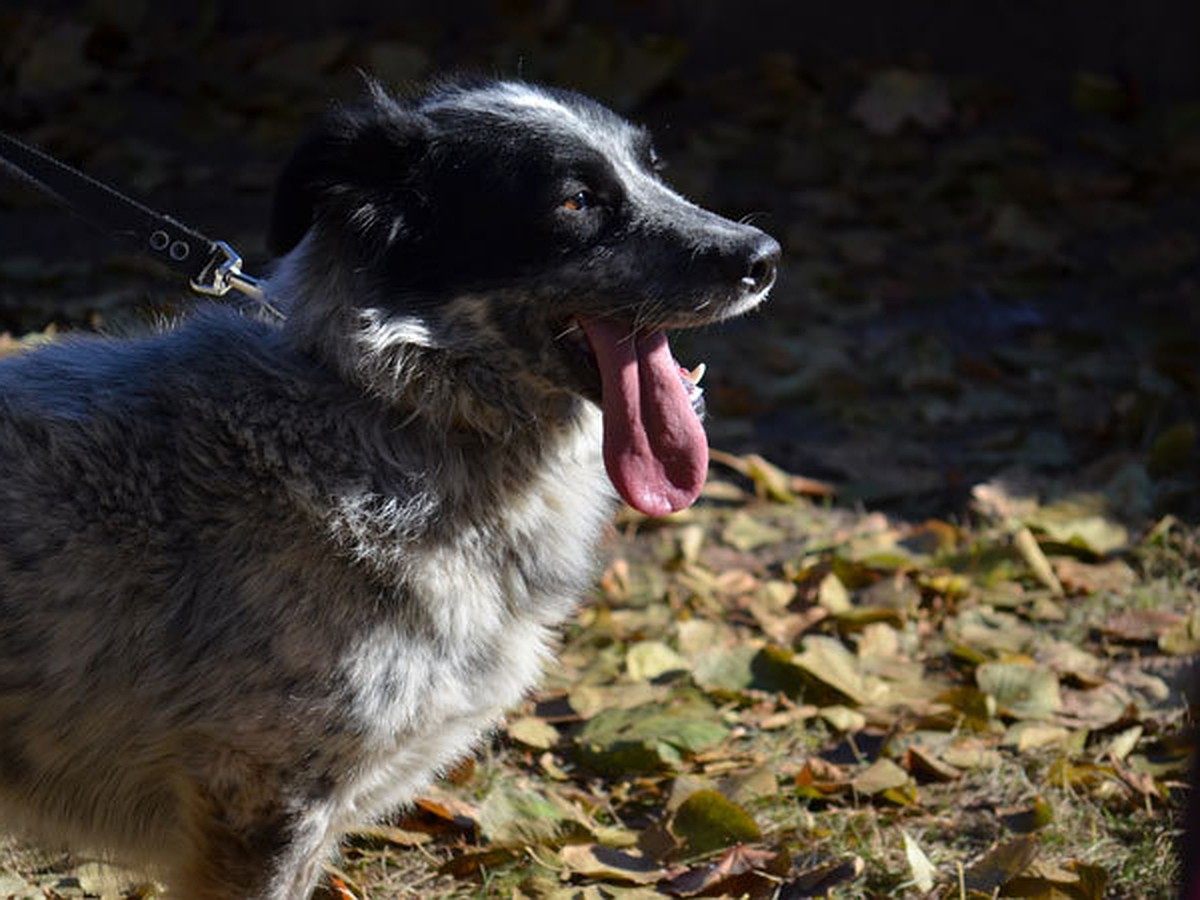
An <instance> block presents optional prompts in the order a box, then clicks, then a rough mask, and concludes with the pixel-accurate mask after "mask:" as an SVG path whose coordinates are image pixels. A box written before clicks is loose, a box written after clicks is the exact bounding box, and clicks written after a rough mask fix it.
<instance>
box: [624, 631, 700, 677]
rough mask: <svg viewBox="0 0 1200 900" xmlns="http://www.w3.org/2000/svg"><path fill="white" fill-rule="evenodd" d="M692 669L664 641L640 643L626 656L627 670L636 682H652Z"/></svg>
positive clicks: (631, 648) (632, 647)
mask: <svg viewBox="0 0 1200 900" xmlns="http://www.w3.org/2000/svg"><path fill="white" fill-rule="evenodd" d="M690 668H691V665H690V664H689V663H688V661H687V660H686V659H684V658H683V657H682V656H680V655H679V654H678V653H676V652H675V651H674V650H672V649H671V648H670V647H668V646H667V645H666V644H664V643H663V642H662V641H640V642H638V643H636V644H634V645H633V646H631V647H630V648H629V650H628V651H627V652H626V654H625V670H626V671H627V672H628V673H629V677H630V678H632V679H633V680H634V681H651V680H652V679H655V678H658V677H659V676H660V675H665V674H666V673H667V672H681V671H687V670H688V669H690Z"/></svg>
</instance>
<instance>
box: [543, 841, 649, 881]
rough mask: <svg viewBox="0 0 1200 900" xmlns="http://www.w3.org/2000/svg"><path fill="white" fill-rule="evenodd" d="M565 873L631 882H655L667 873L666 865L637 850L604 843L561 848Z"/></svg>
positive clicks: (560, 852) (561, 860)
mask: <svg viewBox="0 0 1200 900" xmlns="http://www.w3.org/2000/svg"><path fill="white" fill-rule="evenodd" d="M558 856H559V861H560V862H561V863H562V866H563V869H564V870H565V872H566V873H568V874H571V875H580V876H582V877H584V878H598V879H602V880H605V881H618V882H625V883H628V884H654V883H656V882H658V881H661V880H662V879H663V878H665V877H667V872H666V870H665V869H662V868H660V867H659V865H658V863H656V862H655V861H654V860H653V859H650V858H649V857H647V856H645V855H643V854H642V853H640V852H638V851H636V850H621V849H618V848H615V847H605V846H603V845H601V844H568V845H567V846H566V847H563V848H562V849H561V850H559V851H558Z"/></svg>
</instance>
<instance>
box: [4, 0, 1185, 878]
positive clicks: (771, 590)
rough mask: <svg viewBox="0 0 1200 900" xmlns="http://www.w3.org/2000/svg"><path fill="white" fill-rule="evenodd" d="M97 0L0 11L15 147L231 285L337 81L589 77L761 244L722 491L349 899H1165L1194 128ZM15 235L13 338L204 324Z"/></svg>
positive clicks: (648, 47) (747, 70) (70, 256)
mask: <svg viewBox="0 0 1200 900" xmlns="http://www.w3.org/2000/svg"><path fill="white" fill-rule="evenodd" d="M97 8H103V9H105V10H107V12H106V13H104V16H107V18H104V16H101V17H99V18H98V17H97V16H98V14H96V13H94V12H93V13H89V15H88V16H84V15H77V16H73V15H71V14H69V13H61V14H42V15H37V14H32V13H28V12H10V13H3V12H0V87H2V88H3V91H2V92H0V121H2V122H3V123H4V125H5V128H6V129H10V130H12V131H14V132H16V133H18V134H19V135H21V136H23V137H25V138H26V139H28V140H31V141H34V142H36V143H38V144H39V145H41V146H43V147H45V148H46V149H48V150H50V151H51V152H53V153H55V154H58V155H60V156H62V157H64V158H66V159H68V160H69V161H71V162H73V163H74V164H76V165H80V166H83V167H85V168H87V170H88V171H90V172H93V173H94V174H97V175H100V176H102V177H105V178H109V179H112V180H113V181H115V182H117V183H119V184H121V185H122V186H124V187H125V188H127V189H129V190H132V191H133V192H135V193H136V194H137V195H139V196H141V197H143V198H146V199H147V200H148V201H149V202H151V203H152V205H154V206H155V207H156V208H160V209H162V210H164V211H168V212H171V213H173V214H175V215H177V216H179V217H180V218H181V219H183V220H184V221H185V222H188V223H189V224H192V225H195V226H196V227H199V228H202V229H203V230H205V231H207V232H208V233H209V234H210V235H212V236H213V237H219V238H224V239H226V240H229V241H230V242H231V243H233V244H234V245H235V246H236V247H238V248H239V249H240V250H242V251H243V253H244V254H246V255H247V257H248V258H249V259H250V269H251V271H256V270H257V271H262V270H263V266H265V264H266V260H265V253H264V251H263V248H262V237H261V235H262V223H263V222H264V221H265V209H266V205H267V200H268V196H269V193H268V192H269V188H270V183H271V177H272V173H273V172H274V171H275V170H276V168H277V167H278V165H279V163H280V161H281V159H282V158H283V156H284V155H285V153H286V150H287V147H288V146H289V145H290V143H291V142H292V141H294V140H295V138H296V136H297V135H298V134H299V133H300V131H301V130H302V128H303V127H304V123H305V122H307V121H309V120H310V119H311V117H312V116H313V115H315V114H316V113H317V112H318V111H319V110H320V108H321V107H322V106H323V105H324V104H325V103H326V102H328V100H329V98H332V97H346V96H350V95H352V94H353V92H354V91H355V90H356V87H355V82H356V79H357V78H358V75H357V74H356V72H357V71H358V69H360V68H362V69H366V70H369V71H372V72H374V73H376V74H378V75H380V76H382V77H384V78H385V79H387V80H389V81H391V82H394V83H404V82H407V81H410V80H414V79H419V78H421V77H424V76H427V75H428V74H430V73H431V72H432V71H433V70H435V69H439V70H440V69H442V68H444V67H445V65H446V64H447V62H448V61H449V62H452V63H453V64H455V65H456V66H463V65H471V66H473V67H475V68H482V69H483V70H485V71H497V72H501V73H503V74H516V73H520V74H522V75H524V76H525V77H529V78H538V79H549V80H553V81H555V82H557V83H562V84H570V85H574V86H578V87H582V88H584V89H587V90H588V91H590V92H592V93H595V94H598V95H600V96H601V97H603V98H605V99H607V100H608V101H609V102H611V103H614V104H615V105H616V106H617V107H618V108H620V109H621V110H622V111H625V112H627V113H630V114H631V115H634V116H635V117H637V118H639V119H641V120H643V121H646V122H648V123H649V124H651V125H652V126H653V127H654V129H655V131H656V134H657V135H658V136H659V143H660V144H661V145H662V152H663V155H664V156H665V157H666V158H667V160H668V164H669V167H668V169H667V172H666V175H667V177H668V178H669V179H670V180H671V181H673V182H674V183H675V184H677V185H678V186H679V187H681V188H682V189H683V190H684V191H685V192H686V193H688V194H690V195H691V196H693V197H695V198H697V199H698V200H702V201H703V202H704V203H705V204H706V205H708V206H711V207H713V208H715V209H718V210H720V211H722V212H724V213H726V214H729V215H733V216H747V217H750V218H751V219H752V220H753V221H754V222H755V223H756V224H759V225H760V226H761V227H763V228H764V229H766V230H767V231H770V232H771V233H773V234H774V235H776V236H777V237H778V238H779V239H780V241H781V243H782V244H783V245H784V250H785V260H784V264H783V267H782V270H781V273H780V279H779V283H778V286H777V287H776V289H775V291H774V293H773V295H772V298H771V301H770V302H769V303H768V304H767V305H766V306H764V307H763V308H762V310H761V311H760V312H757V313H755V314H754V315H753V316H751V317H749V318H747V319H745V320H743V321H740V322H738V323H734V324H732V325H730V326H726V327H721V328H719V329H718V328H714V329H711V330H708V331H705V332H703V333H699V334H696V335H693V336H690V337H689V338H688V339H687V340H685V341H682V342H680V343H678V344H677V347H676V353H677V355H678V356H679V357H680V358H681V359H682V360H683V361H684V362H685V363H687V364H689V365H690V364H692V363H694V362H697V361H700V360H704V361H705V362H707V363H708V366H709V374H708V375H707V376H706V381H705V385H706V387H707V396H708V401H709V409H710V412H711V416H710V421H709V434H710V440H711V443H712V445H713V447H714V449H715V451H716V452H715V453H714V465H713V469H712V478H711V480H710V484H709V488H708V490H707V491H706V494H705V497H704V498H703V499H702V502H701V503H700V504H699V505H698V506H697V507H696V508H695V509H693V510H691V511H689V512H687V513H683V514H680V515H678V516H675V517H672V518H671V519H669V520H666V521H646V520H643V519H640V518H638V517H637V516H635V515H634V514H632V513H626V514H624V515H623V516H622V517H621V519H620V520H619V521H618V523H617V527H616V528H615V529H614V532H613V535H612V537H611V539H610V542H609V546H608V547H607V553H608V559H609V560H610V562H609V564H608V566H607V568H606V571H605V573H604V577H603V578H602V579H601V581H600V583H599V585H598V586H597V588H596V589H595V591H594V592H592V594H591V595H589V596H588V597H587V598H585V599H584V602H583V606H582V608H581V611H580V614H579V616H578V617H577V619H576V620H575V621H574V622H573V623H572V624H571V625H570V626H569V627H568V628H567V630H566V632H565V633H564V635H563V646H562V652H561V654H560V658H559V662H558V663H556V664H555V666H554V668H553V669H552V671H551V672H550V673H549V674H548V675H547V677H546V679H545V681H544V683H543V685H542V686H541V688H540V690H539V692H538V693H537V694H536V695H535V696H534V697H532V698H531V699H530V700H529V702H528V703H527V704H526V705H525V706H523V707H522V708H521V709H517V710H514V711H513V713H512V715H511V717H510V719H509V721H508V723H507V725H506V727H505V728H503V729H502V730H501V731H500V732H499V733H498V734H497V735H496V736H495V738H494V740H492V741H491V742H490V743H489V745H488V746H487V747H486V748H484V750H483V751H481V753H480V754H479V755H478V757H477V758H475V759H473V760H471V761H469V762H466V763H464V764H463V765H462V766H461V767H460V768H459V769H457V770H456V771H455V772H454V773H451V774H450V776H449V777H448V778H447V779H446V780H445V781H444V782H443V783H441V784H439V785H438V786H437V787H436V788H435V789H433V790H431V791H430V792H429V793H428V794H427V795H426V796H425V797H424V798H423V799H422V801H421V802H420V803H419V804H418V807H417V808H416V809H415V810H413V811H410V812H409V813H407V814H404V815H402V816H400V817H399V818H397V819H396V820H395V821H394V822H391V823H388V824H386V825H384V826H375V827H369V828H368V827H365V826H364V829H363V831H362V832H361V833H358V834H356V835H354V836H353V837H352V838H351V840H350V842H349V844H348V846H347V852H346V856H345V859H344V861H343V862H342V863H341V864H340V869H339V870H338V871H336V872H334V871H332V870H331V878H330V881H329V883H330V885H331V887H330V888H329V890H328V893H329V894H331V895H334V896H338V895H339V892H341V896H345V897H351V896H353V897H371V898H381V897H422V898H428V897H510V896H511V897H536V898H559V897H561V898H567V897H571V898H574V897H581V898H600V897H624V898H644V897H652V896H662V895H670V896H722V895H726V896H743V895H749V896H752V897H770V896H779V897H786V898H795V897H805V896H821V895H824V894H826V893H828V894H830V895H831V896H836V897H859V896H874V897H891V896H900V895H911V896H923V895H928V894H932V895H934V896H945V897H960V896H972V895H977V896H993V895H994V894H995V892H996V891H1001V892H1002V894H1003V895H1004V896H1023V897H1060V896H1061V897H1072V898H1092V897H1164V896H1169V895H1170V893H1171V892H1172V885H1173V883H1174V880H1175V879H1176V878H1177V877H1178V864H1177V862H1176V861H1175V851H1174V840H1175V834H1176V830H1177V828H1178V824H1177V823H1178V821H1179V812H1180V809H1181V807H1182V804H1183V802H1184V800H1185V797H1186V788H1185V781H1186V769H1187V759H1188V754H1189V751H1190V749H1191V742H1190V739H1189V738H1188V736H1187V728H1188V724H1189V717H1188V710H1187V704H1186V701H1185V699H1184V697H1183V694H1182V691H1183V688H1184V686H1185V684H1186V680H1187V678H1186V674H1187V663H1188V660H1189V659H1190V657H1191V656H1192V654H1193V653H1194V651H1195V650H1196V649H1197V646H1198V644H1200V606H1198V603H1197V600H1198V598H1200V575H1198V570H1200V531H1198V530H1197V527H1196V526H1197V514H1198V513H1200V490H1198V489H1197V488H1198V485H1197V462H1198V459H1197V448H1196V430H1197V423H1198V422H1200V409H1198V402H1197V388H1200V337H1198V335H1200V327H1198V326H1200V305H1198V303H1197V300H1198V299H1200V238H1198V237H1197V233H1196V229H1195V224H1194V223H1195V222H1197V221H1200V216H1198V215H1197V213H1198V212H1200V106H1197V105H1194V104H1193V105H1189V104H1185V103H1179V102H1170V101H1166V100H1148V99H1146V98H1143V97H1142V96H1141V95H1140V93H1139V91H1138V86H1137V85H1136V84H1134V83H1130V82H1129V81H1128V80H1123V79H1122V78H1119V77H1114V76H1112V75H1110V74H1109V73H1106V72H1103V71H1088V70H1086V69H1082V68H1081V69H1079V70H1078V71H1075V72H1074V74H1073V75H1072V77H1071V78H1070V79H1068V80H1067V81H1066V82H1064V83H1061V84H1059V83H1055V84H1048V85H1047V94H1048V95H1049V96H1048V97H1046V98H1042V99H1043V100H1044V101H1045V103H1044V104H1042V105H1039V104H1034V103H1031V102H1030V101H1029V99H1028V98H1027V97H1026V96H1025V95H1021V94H1015V93H1014V92H1013V91H1011V90H1010V89H1009V88H1007V87H1006V85H1005V84H1004V83H1003V82H992V81H985V80H981V79H974V78H969V77H964V76H961V75H950V74H948V73H944V72H939V71H938V70H937V69H936V67H933V66H931V65H929V64H928V63H925V62H923V61H922V60H920V59H913V60H907V59H906V60H895V59H890V60H875V61H869V62H864V63H853V62H842V63H837V64H832V63H822V64H820V65H815V64H810V63H808V62H807V61H806V60H805V59H803V58H800V57H799V56H798V55H795V54H791V53H788V52H771V53H762V54H752V55H747V56H743V57H738V58H736V59H727V60H723V61H722V63H721V64H720V65H716V64H712V63H711V61H710V64H708V65H706V66H703V67H696V66H692V65H691V64H690V62H691V61H690V59H689V49H690V48H689V46H688V44H687V42H686V41H684V40H683V39H680V38H670V37H662V36H644V35H638V34H632V33H624V32H620V31H617V30H613V29H607V28H601V27H595V26H586V25H576V24H572V22H571V20H569V19H565V20H554V19H553V17H550V18H537V17H533V16H530V17H529V18H528V19H521V18H520V17H517V18H514V19H511V20H507V21H506V23H505V24H504V25H501V26H494V28H495V31H494V33H493V35H492V37H493V40H491V41H487V42H484V41H478V40H476V41H474V42H470V41H464V40H463V39H462V38H461V35H459V34H457V33H455V32H453V31H452V30H447V29H443V30H440V31H439V30H438V29H437V28H436V27H435V26H433V25H430V24H429V23H412V22H410V23H407V24H406V25H404V26H403V27H402V26H400V25H395V26H391V27H389V28H378V29H374V30H371V31H366V30H362V29H359V30H353V29H345V30H337V29H329V30H326V31H323V32H322V33H321V34H320V36H318V37H313V38H298V37H296V36H295V35H294V34H290V35H285V34H282V33H276V32H274V31H272V30H270V29H248V28H247V29H242V30H239V31H236V32H229V33H224V32H221V31H220V30H219V28H218V26H217V24H215V20H214V22H210V23H209V24H208V26H206V27H207V30H205V27H190V28H189V29H187V30H186V31H184V30H182V29H181V28H180V27H179V26H178V25H172V24H171V23H169V22H165V21H157V20H154V19H151V18H148V17H147V16H146V14H145V11H144V10H142V12H140V13H139V12H138V5H137V4H121V3H109V4H100V5H98V7H97ZM201 24H202V25H203V23H201ZM193 26H195V23H193ZM181 47H186V48H187V49H188V52H189V53H190V54H191V55H192V57H191V58H193V59H194V60H195V61H196V64H194V65H187V66H184V65H180V63H179V53H180V48H181ZM0 234H2V235H3V241H2V246H3V248H4V249H3V253H2V254H0V327H3V328H4V329H6V331H7V336H6V337H5V338H3V344H2V349H3V350H4V351H5V352H19V351H20V350H21V349H22V348H23V347H24V346H26V345H27V344H29V343H31V342H36V341H40V340H45V339H47V338H50V339H52V338H53V336H54V334H55V333H56V332H58V331H61V330H64V329H70V328H80V327H100V328H105V329H109V330H118V331H119V330H122V329H126V328H130V327H138V326H139V325H140V324H141V323H143V322H144V321H145V320H147V319H149V318H152V317H154V316H157V315H160V314H161V312H162V311H163V310H164V309H171V308H177V307H179V306H181V305H185V304H187V303H190V302H193V301H192V300H191V299H188V298H186V297H183V296H182V294H181V288H180V286H179V285H178V284H177V283H175V282H174V281H173V280H172V279H171V278H170V277H168V276H166V275H165V274H164V273H162V272H160V271H158V270H156V269H154V268H153V267H152V266H151V265H150V264H147V263H144V262H143V261H141V260H139V259H138V258H136V257H134V256H131V255H129V254H128V253H127V252H126V251H125V250H124V249H123V248H121V247H119V246H118V245H114V244H112V243H110V242H109V241H108V240H107V238H105V237H104V236H102V235H99V234H95V233H92V232H90V231H88V230H87V228H86V226H84V225H83V224H82V223H79V222H77V221H74V220H72V219H71V218H69V217H68V216H66V215H64V214H63V213H61V212H60V211H58V210H57V209H55V208H54V207H52V206H49V205H47V204H45V203H43V202H42V201H41V200H39V199H38V198H37V197H36V196H35V195H34V194H32V193H31V192H30V191H29V190H28V188H26V187H24V186H23V185H21V184H19V183H18V182H16V181H11V180H10V181H4V182H0ZM3 867H4V873H5V874H2V875H0V896H2V895H4V893H5V892H8V893H9V894H11V895H13V896H19V897H21V896H44V895H49V896H82V895H85V894H103V893H106V892H107V894H109V895H114V896H117V895H120V894H121V892H123V891H124V892H128V891H132V890H134V889H133V888H131V887H130V886H129V884H128V878H127V876H125V875H123V874H122V873H120V872H117V871H114V870H111V869H108V868H107V867H105V866H102V865H100V864H98V863H94V862H90V861H87V860H79V859H75V858H70V857H53V856H51V857H47V856H46V855H45V854H44V853H39V852H37V851H32V850H29V849H27V848H18V847H13V848H12V849H11V850H10V851H8V852H7V855H6V856H5V857H4V863H3ZM145 890H149V888H147V889H145Z"/></svg>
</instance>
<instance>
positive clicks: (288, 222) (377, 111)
mask: <svg viewBox="0 0 1200 900" xmlns="http://www.w3.org/2000/svg"><path fill="white" fill-rule="evenodd" d="M428 137H429V124H428V120H426V119H425V117H424V116H422V115H421V114H420V113H419V112H417V111H415V110H413V109H411V108H409V107H406V106H404V105H402V104H401V103H399V102H397V101H396V100H394V99H392V98H391V97H390V96H388V95H387V94H386V93H385V92H384V90H383V89H382V88H381V87H379V86H378V85H375V84H371V85H370V86H369V97H368V99H367V101H366V102H365V103H363V104H362V105H359V106H354V107H345V108H340V109H336V110H334V111H332V112H331V113H329V114H328V115H327V116H326V117H325V119H324V120H323V121H322V122H321V124H320V125H319V126H318V127H317V128H316V129H315V130H313V131H312V132H310V133H309V135H308V136H307V137H305V138H304V139H303V140H302V141H301V142H300V145H299V146H298V147H297V148H296V150H295V152H294V153H293V154H292V157H291V159H290V160H288V163H287V165H285V166H284V169H283V172H282V174H281V175H280V176H279V181H278V184H277V185H276V189H275V199H274V202H273V204H272V207H271V221H270V227H269V229H268V232H267V247H268V249H269V250H270V251H271V252H272V253H273V254H275V255H276V256H282V255H283V254H285V253H287V252H288V251H289V250H291V249H292V248H293V247H295V246H296V245H297V244H298V243H300V241H301V239H303V237H304V235H305V234H306V233H307V232H308V230H309V228H311V227H312V225H313V223H314V222H316V221H317V220H318V219H319V218H320V217H321V216H322V215H323V214H324V213H325V212H326V211H328V210H330V208H331V207H334V206H337V207H339V208H340V209H342V210H343V211H344V212H345V213H346V214H347V215H348V216H352V217H353V218H354V220H355V224H356V225H358V226H360V227H361V226H363V225H364V224H367V223H368V221H369V220H370V219H371V218H372V216H371V215H370V213H371V212H372V211H374V212H378V211H380V210H381V209H382V208H384V207H386V208H388V210H389V213H390V214H391V216H392V217H393V218H394V217H395V215H397V214H398V212H399V210H398V207H399V206H400V204H401V203H402V202H403V201H404V198H405V197H411V196H412V194H411V192H409V191H407V190H406V189H405V186H406V184H408V183H409V178H408V176H409V175H410V173H411V171H412V169H413V168H414V167H415V166H416V164H417V162H418V161H419V160H420V158H421V157H422V156H423V155H424V153H425V149H426V147H427V145H428Z"/></svg>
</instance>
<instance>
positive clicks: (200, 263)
mask: <svg viewBox="0 0 1200 900" xmlns="http://www.w3.org/2000/svg"><path fill="white" fill-rule="evenodd" d="M0 167H3V168H5V169H7V170H8V171H9V172H11V173H12V174H13V175H15V176H17V177H18V178H20V179H21V180H22V181H25V182H28V183H29V184H31V185H33V186H34V187H36V188H38V189H39V190H41V191H42V192H43V193H45V194H48V195H49V196H50V197H52V198H54V200H56V201H57V202H58V203H61V204H62V205H63V206H65V207H67V208H68V209H70V210H72V211H74V212H75V213H77V214H78V215H79V216H80V217H81V218H83V219H85V220H86V221H88V222H90V223H91V224H92V225H95V226H96V227H97V228H99V229H100V230H101V231H106V232H108V233H109V234H111V235H113V236H114V237H117V238H120V239H122V240H124V241H125V242H126V243H129V244H131V245H132V246H133V247H134V249H136V250H138V251H139V252H142V253H145V254H147V255H149V256H151V257H152V258H154V259H157V260H158V261H159V262H162V263H165V264H166V265H167V266H169V267H170V268H171V269H174V270H175V271H176V272H178V273H179V274H181V275H183V276H184V277H186V278H187V279H188V282H189V284H191V287H192V290H194V291H197V292H199V293H201V294H208V295H210V296H215V297H223V296H225V295H226V294H227V293H229V292H230V291H231V290H236V291H238V292H239V293H242V294H245V295H246V296H247V297H250V298H252V299H254V300H256V301H258V302H259V303H261V304H262V305H263V307H264V308H265V309H267V310H268V311H269V312H271V313H272V314H274V315H276V316H279V315H280V314H279V312H278V311H276V310H275V309H273V308H272V307H271V306H270V304H268V303H267V301H266V298H265V296H264V294H263V288H262V283H261V282H260V281H259V280H258V279H257V278H252V277H251V276H249V275H246V274H245V273H244V272H242V258H241V257H240V256H239V255H238V254H237V253H236V252H235V251H234V249H233V248H232V247H230V246H229V245H228V244H227V243H225V242H224V241H214V240H211V239H209V238H207V237H205V236H204V235H203V234H201V233H200V232H198V231H195V230H194V229H191V228H188V227H187V226H186V225H184V224H183V223H182V222H177V221H176V220H175V219H172V218H171V217H170V216H167V215H163V214H162V213H157V212H155V211H154V210H152V209H150V208H149V207H147V206H144V205H142V204H141V203H138V202H137V201H136V200H134V199H132V198H131V197H127V196H125V195H124V194H122V193H121V192H120V191H117V190H115V189H113V188H111V187H109V186H108V185H106V184H104V183H102V182H99V181H97V180H96V179H95V178H92V177H91V176H90V175H85V174H84V173H83V172H80V171H79V170H78V169H73V168H71V167H70V166H68V165H66V164H65V163H61V162H59V161H58V160H57V159H55V158H54V157H52V156H48V155H46V154H45V153H43V152H42V151H41V150H38V149H36V148H34V147H30V146H29V145H28V144H25V143H22V142H21V141H18V140H17V139H16V138H13V137H9V136H8V135H6V134H4V133H3V132H0Z"/></svg>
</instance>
